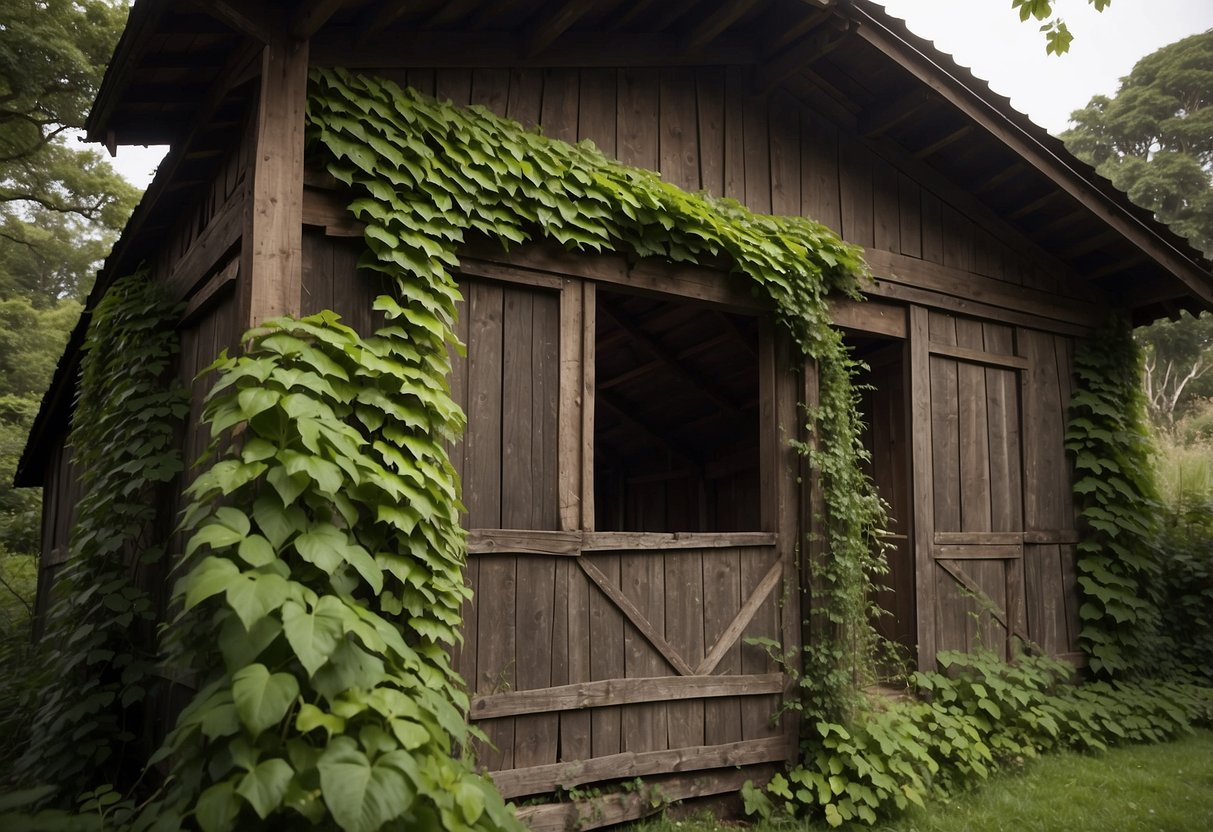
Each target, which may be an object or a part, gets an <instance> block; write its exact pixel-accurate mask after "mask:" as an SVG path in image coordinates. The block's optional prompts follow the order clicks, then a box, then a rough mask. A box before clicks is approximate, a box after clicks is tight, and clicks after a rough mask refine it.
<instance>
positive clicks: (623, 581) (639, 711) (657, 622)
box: [619, 552, 679, 751]
mask: <svg viewBox="0 0 1213 832" xmlns="http://www.w3.org/2000/svg"><path fill="white" fill-rule="evenodd" d="M678 556H679V555H678V553H675V554H674V555H673V557H678ZM665 557H666V556H665V555H664V554H662V553H660V552H639V553H631V552H629V553H625V554H621V555H620V564H619V571H620V588H621V589H622V590H623V593H624V594H625V595H627V596H628V598H630V599H631V600H632V602H633V603H634V604H635V605H636V608H637V609H639V610H640V613H641V615H643V616H644V617H645V618H646V619H648V621H649V623H650V624H651V625H652V627H653V629H654V630H656V631H657V633H658V634H659V635H661V636H663V637H664V636H665V632H664V630H665V599H666V592H665V569H664V561H665ZM623 643H624V671H625V675H626V676H627V678H630V679H636V678H645V677H652V676H668V675H670V674H671V669H670V667H669V665H668V664H667V663H666V661H665V659H663V658H662V657H661V656H660V655H659V654H658V653H657V651H656V650H655V649H654V648H653V647H652V645H650V644H649V642H648V641H647V640H646V639H645V637H644V636H642V635H641V634H640V633H639V632H638V631H637V630H636V628H635V627H633V626H632V625H631V624H627V625H626V626H625V634H624V640H623ZM621 722H622V734H623V736H622V738H621V745H622V749H623V750H624V751H658V750H661V749H663V748H668V747H669V738H668V729H667V718H666V705H665V703H664V702H653V703H646V704H643V705H631V706H628V707H627V708H625V709H624V711H623V715H622V719H621Z"/></svg>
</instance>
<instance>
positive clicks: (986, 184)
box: [973, 162, 1027, 196]
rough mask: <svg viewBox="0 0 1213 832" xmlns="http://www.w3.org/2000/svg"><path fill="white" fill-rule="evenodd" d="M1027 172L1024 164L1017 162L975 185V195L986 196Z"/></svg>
mask: <svg viewBox="0 0 1213 832" xmlns="http://www.w3.org/2000/svg"><path fill="white" fill-rule="evenodd" d="M1026 172H1027V168H1026V167H1025V166H1024V165H1023V164H1022V163H1019V162H1016V163H1013V164H1010V165H1007V166H1006V167H1005V168H1003V169H1002V170H1000V171H998V172H996V173H993V174H991V175H990V176H989V177H987V178H986V179H983V180H982V181H980V182H977V183H974V185H973V193H974V194H976V195H978V196H980V195H982V194H985V193H989V192H990V191H992V190H994V189H995V188H998V187H1000V186H1002V185H1005V184H1006V183H1007V182H1010V181H1011V180H1012V179H1015V178H1016V177H1018V176H1022V175H1023V174H1024V173H1026Z"/></svg>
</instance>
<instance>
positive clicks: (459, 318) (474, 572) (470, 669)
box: [446, 280, 480, 690]
mask: <svg viewBox="0 0 1213 832" xmlns="http://www.w3.org/2000/svg"><path fill="white" fill-rule="evenodd" d="M469 290H470V288H469V285H468V282H467V281H466V280H461V281H460V283H459V291H460V292H461V293H462V294H463V295H464V297H465V298H466V297H467V294H468V292H469ZM469 317H470V310H469V304H468V302H467V301H466V300H460V301H459V302H457V303H456V305H455V326H454V333H455V337H456V338H458V339H459V342H460V343H461V344H463V345H464V346H465V349H466V346H467V343H468V339H469V335H468V318H469ZM447 356H448V358H449V359H450V362H451V372H450V375H448V376H447V379H448V380H449V382H450V385H451V400H452V401H454V402H455V404H456V405H458V406H459V409H460V410H462V411H463V413H464V414H465V415H466V414H467V412H468V360H467V356H466V355H460V354H459V350H457V349H455V348H454V347H448V349H447ZM466 447H467V445H466V439H465V437H460V438H459V439H457V440H454V441H449V442H447V444H446V452H447V455H448V457H449V458H450V460H451V465H452V466H453V467H454V469H455V474H456V475H457V476H458V478H459V498H460V500H461V501H463V500H465V495H464V489H463V476H464V471H466V470H467V465H466V463H465V462H464V450H465V448H466ZM462 522H463V523H464V525H465V526H466V525H467V518H466V515H465V516H464V518H462ZM463 575H464V582H465V583H466V584H467V586H468V588H470V589H471V590H472V597H471V598H470V599H469V600H467V601H464V603H463V643H462V644H460V645H456V647H455V649H454V655H453V658H454V662H453V663H454V666H455V670H456V671H458V673H459V675H460V676H462V677H463V680H464V682H465V683H466V684H467V687H468V689H469V690H475V688H476V633H477V612H478V609H479V603H480V599H479V596H478V592H479V589H480V585H479V581H478V578H479V575H480V559H479V558H472V557H470V558H467V561H466V563H465V565H464V568H463Z"/></svg>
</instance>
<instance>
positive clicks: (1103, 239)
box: [1061, 229, 1124, 260]
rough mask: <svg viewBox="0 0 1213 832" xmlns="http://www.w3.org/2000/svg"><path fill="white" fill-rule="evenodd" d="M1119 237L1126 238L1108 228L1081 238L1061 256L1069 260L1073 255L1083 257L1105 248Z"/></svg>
mask: <svg viewBox="0 0 1213 832" xmlns="http://www.w3.org/2000/svg"><path fill="white" fill-rule="evenodd" d="M1118 239H1124V238H1123V237H1121V235H1120V234H1118V233H1117V232H1115V231H1112V230H1111V229H1108V230H1106V231H1103V232H1101V233H1099V234H1094V235H1092V236H1090V237H1087V238H1086V239H1083V240H1079V241H1078V242H1076V243H1074V244H1073V245H1071V246H1069V247H1068V248H1066V249H1065V250H1064V251H1062V252H1061V256H1062V257H1064V258H1066V259H1067V260H1068V259H1070V258H1072V257H1081V256H1082V255H1084V254H1090V253H1091V252H1092V251H1095V250H1096V249H1099V248H1103V247H1104V246H1106V245H1108V244H1109V243H1113V242H1115V241H1116V240H1118Z"/></svg>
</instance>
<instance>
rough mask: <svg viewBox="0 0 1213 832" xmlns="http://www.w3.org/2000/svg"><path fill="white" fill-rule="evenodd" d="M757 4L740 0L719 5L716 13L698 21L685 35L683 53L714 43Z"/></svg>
mask: <svg viewBox="0 0 1213 832" xmlns="http://www.w3.org/2000/svg"><path fill="white" fill-rule="evenodd" d="M759 2H760V0H741V2H735V3H721V4H719V5H718V6H717V7H716V11H714V12H712V13H711V14H710V15H708V16H707V17H705V18H704V19H703V20H701V21H699V23H698V24H697V25H696V26H695V27H694V28H692V29H691V31H690V32H688V33H687V36H686V38H685V39H683V41H682V48H683V51H684V52H698V51H699V50H700V49H703V48H704V47H705V46H707V45H708V44H709V43H711V42H712V41H714V40H715V39H716V38H717V37H718V36H719V35H720V33H721V32H723V31H724V30H725V29H727V28H729V27H730V26H732V25H733V24H734V23H736V22H737V21H738V20H740V19H741V18H743V17H745V15H746V14H747V13H748V12H749V11H750V10H751V9H753V8H754V7H755V6H757V5H758V3H759Z"/></svg>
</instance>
